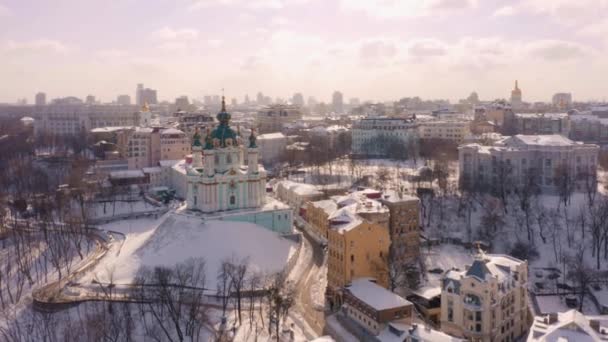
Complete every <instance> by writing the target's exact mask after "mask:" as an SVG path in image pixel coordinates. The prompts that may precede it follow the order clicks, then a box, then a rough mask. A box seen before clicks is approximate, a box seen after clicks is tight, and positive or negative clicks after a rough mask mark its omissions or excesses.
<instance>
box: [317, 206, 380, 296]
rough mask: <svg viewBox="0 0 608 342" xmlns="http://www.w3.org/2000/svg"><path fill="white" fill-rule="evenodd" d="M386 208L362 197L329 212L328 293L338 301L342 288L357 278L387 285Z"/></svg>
mask: <svg viewBox="0 0 608 342" xmlns="http://www.w3.org/2000/svg"><path fill="white" fill-rule="evenodd" d="M388 217H389V211H388V209H387V208H386V207H385V206H383V205H382V204H381V203H380V202H378V201H374V200H370V199H367V198H361V199H360V200H358V201H357V202H355V203H352V204H348V205H346V206H344V207H341V208H339V209H338V210H336V211H335V212H334V213H332V214H331V215H329V217H328V220H329V229H328V234H327V236H328V266H327V283H328V286H327V294H328V296H329V298H330V301H331V302H332V303H334V304H338V303H340V302H341V298H340V297H341V296H340V294H341V289H342V288H343V287H344V286H346V285H347V284H349V283H351V282H352V281H353V280H354V279H357V278H365V277H368V278H374V279H376V280H377V283H378V284H379V285H381V286H384V287H386V286H387V285H388V277H387V259H386V258H387V256H388V251H389V248H390V235H389V232H388Z"/></svg>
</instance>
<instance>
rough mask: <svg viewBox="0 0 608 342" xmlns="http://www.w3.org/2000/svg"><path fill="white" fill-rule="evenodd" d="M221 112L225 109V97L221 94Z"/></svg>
mask: <svg viewBox="0 0 608 342" xmlns="http://www.w3.org/2000/svg"><path fill="white" fill-rule="evenodd" d="M221 111H222V112H225V111H226V97H225V96H224V95H222V110H221Z"/></svg>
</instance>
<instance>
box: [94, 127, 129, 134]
mask: <svg viewBox="0 0 608 342" xmlns="http://www.w3.org/2000/svg"><path fill="white" fill-rule="evenodd" d="M123 129H133V127H132V126H106V127H97V128H93V129H92V130H91V132H92V133H110V132H116V131H121V130H123Z"/></svg>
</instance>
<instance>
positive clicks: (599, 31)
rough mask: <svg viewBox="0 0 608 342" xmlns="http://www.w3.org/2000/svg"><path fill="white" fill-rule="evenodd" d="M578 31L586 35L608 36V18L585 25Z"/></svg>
mask: <svg viewBox="0 0 608 342" xmlns="http://www.w3.org/2000/svg"><path fill="white" fill-rule="evenodd" d="M578 33H579V34H582V35H585V36H597V37H608V19H604V20H602V21H598V22H594V23H592V24H590V25H586V26H583V27H582V28H581V29H580V30H579V31H578Z"/></svg>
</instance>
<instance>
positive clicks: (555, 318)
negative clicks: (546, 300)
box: [549, 312, 557, 324]
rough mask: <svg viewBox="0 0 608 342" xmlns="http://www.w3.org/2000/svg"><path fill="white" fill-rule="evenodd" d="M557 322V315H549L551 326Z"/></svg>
mask: <svg viewBox="0 0 608 342" xmlns="http://www.w3.org/2000/svg"><path fill="white" fill-rule="evenodd" d="M555 322H557V313H555V312H554V313H550V314H549V324H553V323H555Z"/></svg>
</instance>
